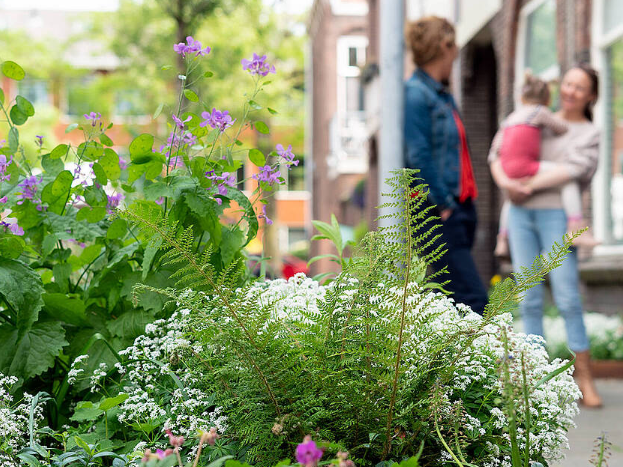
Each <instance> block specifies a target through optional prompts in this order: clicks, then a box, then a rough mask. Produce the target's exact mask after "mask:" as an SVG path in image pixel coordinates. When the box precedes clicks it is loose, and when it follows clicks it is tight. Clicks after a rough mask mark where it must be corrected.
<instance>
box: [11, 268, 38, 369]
mask: <svg viewBox="0 0 623 467" xmlns="http://www.w3.org/2000/svg"><path fill="white" fill-rule="evenodd" d="M42 293H43V284H42V283H41V278H40V277H39V274H37V273H36V272H35V271H33V270H32V269H31V268H30V267H28V266H26V265H25V264H23V263H22V262H19V261H15V260H11V259H6V258H0V294H2V296H3V297H4V300H5V301H6V302H7V303H8V304H9V305H10V306H11V308H12V309H13V310H14V312H15V313H16V316H13V319H14V321H15V323H16V326H17V329H19V330H20V331H24V330H28V329H29V328H30V326H31V325H32V324H33V323H34V322H35V321H36V320H37V318H38V316H39V310H40V309H41V307H42V306H43V300H42V299H41V294H42ZM0 342H2V340H0ZM5 374H6V372H5Z"/></svg>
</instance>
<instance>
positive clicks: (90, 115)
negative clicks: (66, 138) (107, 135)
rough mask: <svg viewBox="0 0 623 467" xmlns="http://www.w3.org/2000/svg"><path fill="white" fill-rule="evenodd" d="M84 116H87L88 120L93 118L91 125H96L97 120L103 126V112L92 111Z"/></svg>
mask: <svg viewBox="0 0 623 467" xmlns="http://www.w3.org/2000/svg"><path fill="white" fill-rule="evenodd" d="M84 118H86V119H87V120H92V122H91V126H95V125H96V124H97V122H99V124H100V126H102V122H101V120H102V114H101V113H95V112H91V113H88V114H84Z"/></svg>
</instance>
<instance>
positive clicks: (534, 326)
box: [508, 205, 589, 352]
mask: <svg viewBox="0 0 623 467" xmlns="http://www.w3.org/2000/svg"><path fill="white" fill-rule="evenodd" d="M566 231H567V217H566V215H565V213H564V211H563V210H562V209H526V208H522V207H520V206H515V205H512V206H511V208H510V213H509V222H508V240H509V243H510V250H511V255H512V258H513V269H514V270H515V271H519V270H520V269H521V267H529V266H531V265H532V262H533V261H534V258H536V256H537V255H539V254H542V253H544V252H545V253H546V252H548V251H550V250H551V248H552V245H553V244H554V242H558V243H561V242H562V237H563V235H564V234H565V232H566ZM549 279H550V284H551V287H552V294H553V296H554V302H555V303H556V307H557V308H558V310H559V311H560V313H561V314H562V315H563V316H564V318H565V327H566V329H567V340H568V343H569V348H570V349H571V350H573V351H574V352H581V351H584V350H588V348H589V343H588V337H587V336H586V328H585V327H584V317H583V315H582V299H581V298H580V291H579V275H578V257H577V252H576V251H575V249H572V250H571V253H570V254H569V255H568V256H567V257H566V258H565V260H564V261H563V263H562V265H561V266H560V267H558V268H556V269H554V270H553V271H552V272H551V273H550V274H549ZM543 288H544V286H543V284H538V285H535V286H534V287H532V288H531V289H530V290H528V291H527V292H526V293H525V295H524V297H523V300H522V302H521V303H520V310H521V315H522V317H523V323H524V331H525V332H526V334H538V335H540V336H543Z"/></svg>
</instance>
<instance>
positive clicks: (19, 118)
mask: <svg viewBox="0 0 623 467" xmlns="http://www.w3.org/2000/svg"><path fill="white" fill-rule="evenodd" d="M9 115H10V117H11V121H12V122H13V125H23V124H24V123H26V120H28V115H26V114H25V113H24V112H22V111H21V110H20V108H19V107H18V106H17V104H16V105H14V106H13V107H11V111H10V112H9Z"/></svg>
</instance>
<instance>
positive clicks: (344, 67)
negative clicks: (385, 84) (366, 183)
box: [329, 36, 368, 175]
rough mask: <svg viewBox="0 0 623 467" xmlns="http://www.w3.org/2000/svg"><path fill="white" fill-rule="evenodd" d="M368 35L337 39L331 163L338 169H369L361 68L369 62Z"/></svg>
mask: <svg viewBox="0 0 623 467" xmlns="http://www.w3.org/2000/svg"><path fill="white" fill-rule="evenodd" d="M367 45H368V39H367V38H366V37H364V36H342V37H340V38H338V40H337V111H336V113H335V115H334V117H333V119H332V120H331V125H330V129H329V130H330V134H331V158H330V159H329V164H330V166H331V167H332V168H334V170H333V171H332V173H333V174H335V175H337V174H339V173H363V172H365V171H366V170H367V160H366V149H365V148H366V138H367V132H366V127H365V113H364V94H363V85H362V82H361V68H362V67H363V66H364V65H365V63H366V48H367Z"/></svg>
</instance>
